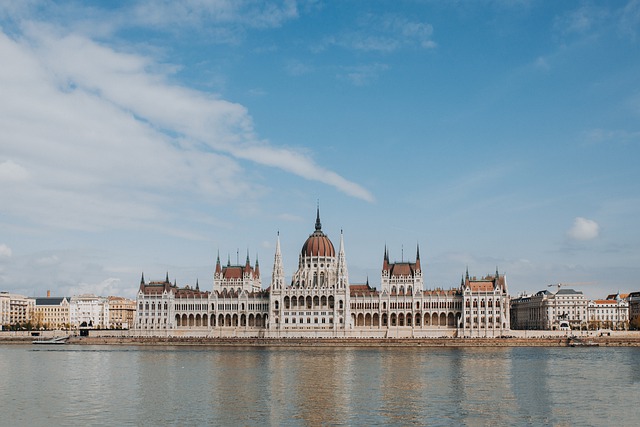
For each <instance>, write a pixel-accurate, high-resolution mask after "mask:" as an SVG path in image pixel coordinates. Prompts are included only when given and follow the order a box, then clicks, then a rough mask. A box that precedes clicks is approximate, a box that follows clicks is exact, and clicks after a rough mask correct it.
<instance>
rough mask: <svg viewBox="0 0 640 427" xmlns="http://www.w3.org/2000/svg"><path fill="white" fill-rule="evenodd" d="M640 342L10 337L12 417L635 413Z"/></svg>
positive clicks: (590, 416) (3, 376)
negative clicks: (401, 344)
mask: <svg viewBox="0 0 640 427" xmlns="http://www.w3.org/2000/svg"><path fill="white" fill-rule="evenodd" d="M639 404H640V348H490V349H476V348H459V349H455V348H454V349H452V348H444V349H442V348H424V347H423V348H410V349H397V348H367V349H362V348H314V349H300V348H213V347H209V348H208V347H186V348H185V347H171V346H167V347H152V348H141V347H122V346H95V347H94V346H73V345H65V346H51V347H48V346H42V347H35V346H27V345H4V346H0V424H2V425H36V426H37V425H49V426H51V425H82V426H85V425H105V424H106V425H145V426H146V425H224V426H229V425H389V424H393V425H469V426H475V425H581V426H582V425H594V426H601V425H616V426H627V425H628V426H631V425H638V423H639V421H638V419H639V418H638V415H637V414H639V413H640V412H639V411H640V409H638V405H639Z"/></svg>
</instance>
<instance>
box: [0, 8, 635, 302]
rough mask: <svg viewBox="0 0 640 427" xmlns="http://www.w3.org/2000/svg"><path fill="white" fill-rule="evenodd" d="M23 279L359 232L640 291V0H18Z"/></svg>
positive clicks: (16, 277) (437, 277) (434, 261)
mask: <svg viewBox="0 0 640 427" xmlns="http://www.w3.org/2000/svg"><path fill="white" fill-rule="evenodd" d="M0 30H1V32H0V57H1V58H2V66H1V67H0V94H2V96H0V130H1V132H0V200H1V203H0V289H2V290H8V291H13V292H18V293H22V294H26V295H29V296H32V295H44V294H45V293H46V291H47V290H48V289H50V290H51V291H52V294H54V295H72V294H77V293H86V292H91V293H97V294H102V295H113V294H116V295H124V296H130V297H132V296H133V295H134V294H135V292H136V289H137V285H138V283H139V278H140V274H141V272H144V273H145V277H146V278H147V279H162V278H164V276H165V274H166V272H167V271H168V272H169V276H170V278H171V279H172V280H174V279H175V280H176V281H177V283H178V284H179V285H181V286H182V285H186V284H191V285H193V284H194V283H195V281H196V280H198V281H199V284H200V286H201V288H205V289H210V288H211V285H212V275H213V270H214V262H215V258H216V255H217V253H218V251H219V252H220V256H221V258H222V259H223V261H226V259H227V257H230V258H231V260H232V262H233V261H235V260H236V258H239V259H240V260H244V259H245V257H246V254H247V251H248V252H249V254H250V258H251V260H252V262H253V261H254V260H255V257H256V254H257V255H258V256H259V260H260V267H261V271H262V276H263V279H262V281H263V286H264V287H267V286H268V285H269V283H270V276H271V267H272V264H273V251H274V246H275V240H276V234H277V232H278V231H279V232H280V238H281V245H282V251H283V258H284V263H285V272H286V274H287V276H288V277H290V276H291V274H292V273H293V272H294V271H295V268H296V266H297V261H298V254H299V251H300V248H301V246H302V243H303V242H304V240H305V239H306V237H307V235H308V234H309V233H311V232H312V231H313V225H314V221H315V210H316V204H317V203H318V201H319V203H320V211H321V218H322V223H323V229H324V231H325V232H326V233H327V234H328V235H329V237H330V238H332V240H333V241H334V244H336V245H337V243H338V241H339V235H340V230H344V239H345V246H346V255H347V261H348V265H349V273H350V279H351V282H352V283H363V282H364V281H365V280H366V279H367V277H368V278H369V281H370V283H371V284H372V285H374V286H376V285H379V282H380V278H379V276H380V268H381V265H382V255H383V253H384V247H385V245H387V247H388V248H389V251H390V256H391V258H393V259H397V260H400V259H405V260H406V259H414V258H415V248H416V244H420V254H421V261H422V266H423V268H424V274H425V287H426V288H436V287H440V288H450V287H453V286H458V284H459V282H460V277H461V275H462V274H463V273H464V271H465V269H466V268H467V266H468V268H469V271H470V273H471V274H472V275H478V276H480V275H484V274H487V273H491V272H494V271H495V269H496V267H498V268H499V270H500V271H501V272H505V273H506V274H507V277H508V283H509V287H510V291H511V293H512V294H514V295H515V294H518V293H520V292H524V291H528V292H532V291H537V290H540V289H543V288H546V286H547V284H553V283H559V282H563V283H570V284H572V286H573V287H575V288H576V289H582V290H583V291H584V292H585V294H587V296H590V297H602V296H604V295H606V294H607V293H611V292H616V291H618V290H619V291H621V292H626V291H632V290H637V289H638V281H637V277H638V276H639V273H640V267H639V266H638V261H639V260H640V227H638V218H640V189H639V187H640V186H639V185H638V183H639V182H640V172H639V170H638V160H640V125H639V123H640V1H637V0H635V1H633V0H632V1H628V2H624V1H620V2H574V1H565V2H555V1H545V2H534V1H515V2H513V1H486V2H464V1H462V2H461V1H455V2H453V1H452V2H442V1H433V2H431V1H420V2H418V1H406V2H403V1H400V2H377V1H366V2H365V1H341V2H337V1H336V2H333V1H309V2H295V1H284V2H268V3H263V2H249V1H247V2H245V1H210V2H208V1H195V0H194V1H184V2H170V1H166V2H163V1H123V2H115V1H109V2H39V1H25V2H6V3H3V4H2V5H0Z"/></svg>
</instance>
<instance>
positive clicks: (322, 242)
mask: <svg viewBox="0 0 640 427" xmlns="http://www.w3.org/2000/svg"><path fill="white" fill-rule="evenodd" d="M301 255H302V256H303V257H317V256H319V257H335V256H336V250H335V249H334V247H333V243H331V240H329V238H328V237H327V235H326V234H324V233H323V232H322V224H321V223H320V210H319V209H318V215H317V217H316V231H314V232H313V234H312V235H310V236H309V238H308V239H307V240H306V242H304V245H302V251H301Z"/></svg>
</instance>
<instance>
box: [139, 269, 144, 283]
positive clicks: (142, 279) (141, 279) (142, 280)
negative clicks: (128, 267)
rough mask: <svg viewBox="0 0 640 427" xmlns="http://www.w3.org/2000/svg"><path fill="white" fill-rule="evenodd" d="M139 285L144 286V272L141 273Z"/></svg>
mask: <svg viewBox="0 0 640 427" xmlns="http://www.w3.org/2000/svg"><path fill="white" fill-rule="evenodd" d="M140 284H141V285H144V271H143V272H142V277H141V278H140Z"/></svg>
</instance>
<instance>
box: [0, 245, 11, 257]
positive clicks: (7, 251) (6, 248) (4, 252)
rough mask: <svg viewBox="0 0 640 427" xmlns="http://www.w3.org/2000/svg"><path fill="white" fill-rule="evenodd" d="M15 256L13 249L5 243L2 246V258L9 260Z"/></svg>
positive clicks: (0, 254)
mask: <svg viewBox="0 0 640 427" xmlns="http://www.w3.org/2000/svg"><path fill="white" fill-rule="evenodd" d="M11 255H13V251H12V250H11V248H10V247H9V246H7V245H5V244H4V243H2V244H0V258H9V257H11Z"/></svg>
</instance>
